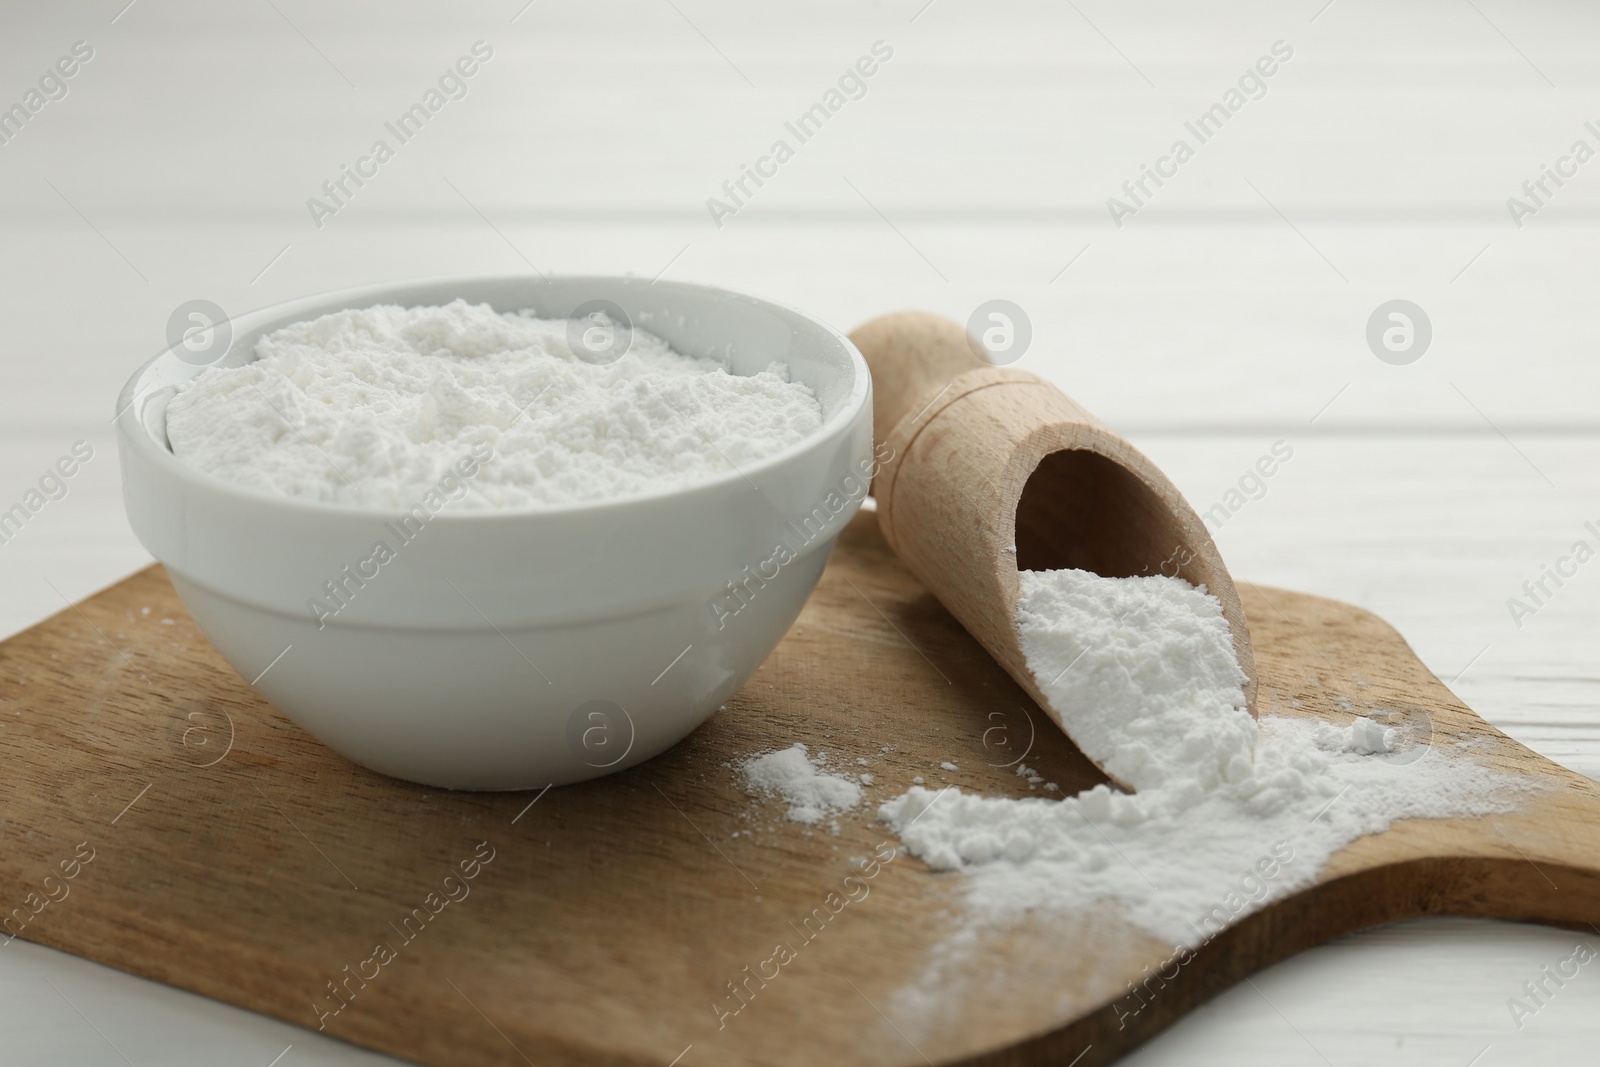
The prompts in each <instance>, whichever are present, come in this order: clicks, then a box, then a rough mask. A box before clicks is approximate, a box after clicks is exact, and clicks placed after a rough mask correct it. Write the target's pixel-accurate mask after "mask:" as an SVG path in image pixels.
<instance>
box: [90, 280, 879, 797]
mask: <svg viewBox="0 0 1600 1067" xmlns="http://www.w3.org/2000/svg"><path fill="white" fill-rule="evenodd" d="M457 297H460V298H463V299H465V300H468V301H470V302H475V303H488V304H489V305H491V306H492V307H494V308H495V309H497V310H500V311H513V310H520V309H523V308H531V309H533V310H534V311H535V312H537V313H538V314H539V315H540V316H542V317H547V318H561V317H566V316H568V315H569V314H570V313H571V312H572V311H573V310H574V309H576V308H577V307H578V306H579V305H581V304H584V303H585V302H588V301H590V300H594V299H603V300H609V301H613V302H614V303H616V304H618V305H620V306H621V307H622V308H623V309H624V310H625V311H626V312H627V313H628V314H629V315H630V316H631V317H632V319H633V321H634V323H635V324H636V325H638V326H640V327H642V328H644V329H647V330H649V331H651V332H653V333H655V334H657V335H659V336H661V337H663V338H665V339H666V340H667V341H668V342H670V343H671V344H672V346H673V347H674V348H677V349H678V350H679V351H682V352H686V353H692V354H695V355H702V356H713V357H716V358H718V359H720V360H723V361H724V363H725V365H727V366H728V367H729V369H730V370H731V371H732V372H733V373H736V374H750V373H755V372H757V371H759V370H763V369H765V368H766V366H767V364H768V363H769V362H771V361H773V360H781V361H783V362H786V363H787V364H788V365H789V370H790V374H791V376H792V377H793V379H794V380H797V381H801V382H804V383H806V384H807V385H809V386H811V387H812V388H813V389H814V390H815V391H816V393H817V396H818V398H819V399H820V400H821V403H822V409H823V425H822V428H821V429H820V430H818V431H817V432H816V433H814V434H812V435H811V436H809V437H808V438H806V439H805V440H804V441H801V442H800V443H799V444H797V445H795V446H793V447H791V448H789V449H787V450H786V451H784V452H782V453H780V454H778V455H776V456H773V457H771V458H769V459H767V460H764V461H762V462H761V463H758V464H752V465H749V466H746V467H745V468H743V469H742V470H739V471H733V470H730V471H729V472H728V473H726V474H725V475H721V476H718V477H716V478H715V479H713V480H711V481H707V482H704V483H702V484H700V485H696V486H694V487H692V488H690V489H685V490H678V491H672V492H657V493H651V494H647V495H641V496H635V497H630V498H626V499H621V500H615V501H607V502H603V503H598V504H583V505H571V506H564V507H550V508H539V509H533V508H518V509H502V510H492V511H491V510H473V511H466V510H452V509H450V508H446V509H444V510H443V511H441V512H440V513H439V514H437V515H435V516H434V517H433V518H432V520H431V521H430V522H428V523H427V525H426V526H425V527H423V529H422V530H421V531H420V533H417V534H416V535H415V536H414V538H413V539H412V540H411V541H409V542H408V543H405V544H404V545H403V546H402V545H400V544H399V543H398V539H397V538H396V537H395V536H394V535H393V532H392V530H391V528H389V527H386V526H385V525H384V524H385V523H386V522H394V521H396V520H397V519H398V518H399V515H398V514H396V513H390V512H385V511H380V510H375V509H371V508H365V507H354V506H346V505H333V504H320V503H307V502H303V501H298V500H293V499H289V498H286V497H279V496H273V495H270V494H267V493H265V492H261V491H256V490H252V489H247V488H244V487H241V486H237V485H233V484H231V483H228V482H224V481H221V480H219V479H217V478H215V477H212V476H210V475H206V474H202V473H200V472H198V471H196V470H194V469H192V468H190V467H187V466H185V465H184V464H183V463H182V462H180V461H179V460H178V459H177V458H176V457H175V456H173V454H172V452H171V451H170V449H169V447H168V445H167V442H166V431H165V425H166V421H165V407H166V401H167V400H168V399H170V397H171V396H172V394H173V392H174V391H175V387H176V386H177V385H178V383H180V382H183V381H185V380H187V379H189V378H192V377H194V376H195V375H196V374H199V373H200V372H201V371H202V370H203V369H204V368H203V367H201V366H196V365H194V364H192V363H190V362H186V361H185V360H184V359H180V358H179V357H178V355H177V354H175V352H174V351H168V352H166V353H163V354H162V355H160V356H158V357H156V358H155V359H154V360H152V361H150V362H149V363H148V364H146V365H145V366H144V367H143V368H141V369H140V370H139V372H138V373H137V374H135V375H134V376H133V378H132V379H131V380H130V381H129V382H128V385H127V387H126V388H125V389H124V390H123V392H122V396H121V398H120V400H119V402H118V410H119V412H120V414H119V416H118V418H117V439H118V444H119V446H120V451H121V456H122V482H123V496H124V500H125V503H126V506H127V510H128V519H129V521H130V522H131V524H132V526H133V530H134V532H135V533H136V534H137V535H138V537H139V539H140V540H141V541H142V542H144V545H145V547H146V548H148V549H149V550H150V552H151V553H152V554H153V555H154V556H155V557H156V558H157V559H159V560H160V561H161V562H162V563H163V564H165V565H166V568H167V571H168V573H169V574H170V575H171V577H172V581H173V584H174V585H175V586H176V587H177V589H178V592H179V594H180V595H181V596H182V597H183V601H184V604H185V605H186V606H187V607H188V609H189V611H190V613H191V614H192V615H193V616H194V618H195V621H196V622H198V623H199V625H200V628H201V629H202V630H203V631H204V632H205V634H206V636H207V637H209V638H210V639H211V642H212V644H214V645H215V646H216V648H217V650H218V651H219V652H221V653H222V655H223V657H224V658H226V659H227V661H228V662H229V663H230V664H232V665H233V667H234V669H235V670H237V671H238V672H239V673H240V675H241V676H243V677H244V678H245V679H246V680H247V681H253V684H254V685H255V687H256V689H258V690H259V691H260V692H261V693H262V694H263V695H264V696H265V697H266V698H267V699H268V700H270V701H271V702H272V703H273V704H275V705H276V706H277V707H278V708H280V709H281V710H282V711H283V712H284V713H285V714H287V715H289V716H290V717H291V718H293V719H294V720H295V721H296V722H298V723H300V725H302V726H304V727H305V728H306V729H307V730H309V731H311V732H312V733H313V734H315V735H316V736H317V737H319V738H321V739H322V740H323V741H324V742H326V743H327V744H328V745H330V746H332V747H333V748H335V749H337V750H338V751H339V752H342V753H343V754H344V755H346V756H348V757H349V758H350V759H353V760H355V761H356V762H358V763H361V764H364V765H365V766H367V767H371V768H372V769H374V770H377V771H381V772H383V773H385V774H390V775H394V776H395V777H397V778H406V779H410V780H412V781H416V782H423V783H426V784H429V785H436V786H444V787H448V788H456V789H527V788H540V787H543V786H545V785H548V784H551V783H554V784H562V783H567V782H576V781H581V780H583V779H586V778H593V777H596V776H598V775H601V774H606V773H609V772H611V771H615V770H620V769H622V768H625V767H629V766H632V765H634V764H637V763H640V762H642V761H644V760H647V759H649V758H650V757H652V756H655V755H657V754H658V753H660V752H662V751H663V750H665V749H666V748H668V747H669V746H671V745H672V744H674V743H675V742H677V741H678V740H679V739H681V738H682V737H684V736H685V735H686V734H688V733H689V732H690V731H691V730H693V729H694V728H695V727H696V726H698V725H699V724H700V723H701V722H702V721H704V720H705V719H706V717H707V716H709V715H710V714H711V713H712V712H714V711H715V710H716V709H717V707H718V705H720V704H721V703H722V702H723V701H724V700H726V699H727V697H728V696H729V695H730V694H732V693H733V692H734V690H736V689H738V688H739V686H740V685H742V684H743V683H744V681H745V680H746V679H747V678H749V677H750V675H751V674H752V673H753V672H754V671H755V669H756V667H758V666H759V665H760V663H761V661H762V660H763V659H765V658H766V656H767V654H768V653H769V652H771V650H772V648H773V647H774V646H775V645H776V644H777V642H778V640H779V639H780V638H781V637H782V636H783V634H784V632H785V631H786V630H787V629H788V628H789V626H790V624H791V623H792V622H793V621H794V619H795V616H796V615H798V614H799V612H800V608H801V606H802V605H803V604H804V602H805V600H806V598H807V596H809V595H810V592H811V589H812V587H813V586H814V585H815V584H816V581H817V579H818V577H819V576H820V575H821V573H822V568H823V564H824V563H826V562H827V558H828V553H829V550H830V549H831V548H832V547H833V543H834V541H835V539H836V538H837V536H838V533H839V531H840V529H842V528H843V526H844V525H845V523H846V522H848V521H849V519H850V517H851V516H852V515H853V514H854V513H855V511H856V509H857V507H858V506H859V504H860V501H861V499H862V497H863V496H864V495H865V493H866V487H867V483H868V480H869V479H868V477H867V476H868V475H869V474H870V473H871V466H870V465H871V456H872V385H871V379H870V377H869V375H868V371H867V365H866V363H865V361H863V360H862V358H861V354H860V353H859V352H857V351H856V349H855V347H854V346H853V345H852V344H851V343H850V341H849V340H848V339H847V338H845V337H844V336H843V335H841V334H840V333H838V332H837V331H835V330H833V329H832V328H830V327H828V326H826V325H824V324H823V323H821V322H819V321H817V320H816V319H813V318H810V317H808V316H806V315H802V314H800V313H799V312H796V311H792V310H789V309H788V308H784V307H779V306H777V305H774V304H770V303H767V302H765V301H762V300H756V299H753V298H751V297H747V296H741V295H739V294H737V293H731V292H727V291H725V290H721V289H714V288H711V287H709V286H701V285H687V284H681V283H676V282H656V283H654V284H652V283H649V282H647V281H643V280H640V279H634V278H606V277H570V278H553V279H550V280H548V281H547V280H544V279H540V278H535V277H529V276H504V277H489V278H464V279H445V280H437V281H423V282H416V283H405V284H394V285H384V286H375V287H371V288H365V289H359V290H351V291H346V292H341V293H333V294H329V295H323V296H316V297H311V298H308V299H304V300H297V301H294V302H291V303H287V304H280V305H277V306H276V307H270V308H266V309H263V310H261V311H256V312H252V313H251V314H248V315H245V316H242V317H239V318H236V319H234V320H232V322H231V327H232V343H231V344H230V345H229V346H228V348H227V349H226V353H225V354H224V355H223V356H221V358H220V359H217V360H215V361H214V362H217V363H220V364H222V365H226V366H237V365H239V364H243V363H248V362H250V361H251V360H252V359H254V358H255V356H254V350H255V342H256V340H257V339H258V338H259V337H260V336H261V335H262V334H263V333H265V332H269V331H271V330H274V329H277V328H279V327H282V326H285V325H288V324H289V323H293V322H297V321H300V320H303V319H307V318H311V317H314V316H317V315H322V314H326V313H328V312H332V311H337V310H340V309H343V308H361V307H369V306H372V305H374V304H400V305H428V304H444V303H447V302H449V301H451V300H454V299H456V298H457ZM380 540H382V541H385V542H387V543H389V544H390V545H391V547H394V548H395V556H396V558H395V559H393V560H392V561H390V562H388V563H386V564H384V565H383V566H382V567H381V568H380V569H379V571H378V574H377V576H376V577H375V578H373V579H372V580H370V581H368V582H367V583H366V584H365V586H364V587H361V588H357V589H354V595H353V596H352V597H351V598H350V600H349V604H348V606H347V607H345V608H343V609H342V610H341V611H339V613H338V614H337V615H336V616H335V617H333V618H331V619H325V620H324V624H323V625H321V626H319V623H318V620H317V619H316V617H315V616H314V613H313V611H312V609H311V608H310V607H309V606H308V604H309V601H310V600H311V599H312V598H313V597H318V596H324V594H323V593H322V589H323V584H324V583H325V582H327V581H329V580H330V579H336V578H339V577H340V575H341V568H343V567H345V565H347V564H354V563H355V562H356V561H358V560H362V559H364V558H367V557H370V556H371V555H372V550H373V546H374V543H375V542H377V541H380ZM780 544H781V545H787V546H789V548H790V549H791V550H792V551H793V553H794V556H795V558H794V559H793V560H792V561H789V562H786V563H781V562H774V560H775V556H776V558H777V559H779V560H781V558H782V555H783V554H782V553H775V549H776V548H777V546H779V545H780ZM746 568H748V570H746ZM730 583H733V584H730ZM735 586H737V588H738V589H739V590H740V595H739V596H738V597H737V598H735V597H734V596H733V595H732V590H733V589H734V588H735ZM346 588H354V587H352V586H349V585H347V586H346ZM734 609H737V610H736V611H735V610H734ZM286 650H287V651H286ZM263 671H265V673H262V672H263ZM258 676H259V680H256V679H257V678H258Z"/></svg>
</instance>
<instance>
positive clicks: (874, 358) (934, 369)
mask: <svg viewBox="0 0 1600 1067" xmlns="http://www.w3.org/2000/svg"><path fill="white" fill-rule="evenodd" d="M850 339H851V340H852V341H854V342H855V345H856V347H857V348H859V349H860V350H861V355H862V356H863V357H865V359H866V361H867V366H868V367H870V368H871V369H872V420H873V421H872V425H873V427H874V436H876V437H877V438H878V440H879V441H884V440H887V439H888V437H889V435H890V434H891V433H892V432H893V431H894V428H895V427H896V426H898V425H899V424H900V420H901V419H903V418H905V417H906V416H907V415H910V414H914V413H915V412H917V411H918V410H920V409H921V407H922V406H923V405H924V404H926V403H927V402H928V401H929V400H931V399H932V398H933V397H934V396H935V395H937V393H938V391H939V390H940V389H943V388H944V387H945V386H946V385H948V384H950V382H951V381H953V380H954V379H955V378H957V377H959V376H960V375H962V374H965V373H966V372H967V371H971V370H978V369H980V368H982V367H987V366H989V363H988V362H987V361H986V360H984V359H982V358H980V357H979V356H978V353H977V352H976V351H974V344H973V342H972V340H971V338H970V337H968V335H967V332H966V330H964V329H962V328H961V327H960V326H959V325H957V324H956V323H954V322H951V321H950V320H949V319H946V318H944V317H942V316H939V315H932V314H929V313H928V312H926V311H896V312H892V313H890V314H888V315H881V316H879V317H878V318H875V319H873V320H872V321H871V322H867V323H864V324H863V325H861V326H860V327H858V328H857V329H856V331H855V332H854V333H852V334H851V335H850Z"/></svg>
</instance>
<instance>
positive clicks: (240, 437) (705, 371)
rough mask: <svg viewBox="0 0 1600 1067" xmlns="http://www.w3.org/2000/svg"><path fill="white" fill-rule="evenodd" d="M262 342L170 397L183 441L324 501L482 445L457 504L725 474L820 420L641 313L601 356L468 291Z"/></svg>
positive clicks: (257, 483) (404, 499)
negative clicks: (626, 335) (668, 337)
mask: <svg viewBox="0 0 1600 1067" xmlns="http://www.w3.org/2000/svg"><path fill="white" fill-rule="evenodd" d="M256 356H257V358H256V360H255V361H254V362H252V363H248V364H245V365H244V366H240V367H232V368H224V367H211V368H208V369H207V370H205V371H204V372H202V373H201V374H199V375H198V376H196V377H195V378H194V379H193V380H191V381H190V382H189V383H188V384H187V385H186V386H185V387H184V388H183V390H182V391H180V392H179V393H178V394H177V395H176V396H174V397H173V398H172V401H171V402H170V403H169V404H168V406H167V437H168V440H169V441H170V442H171V445H172V451H173V453H174V454H175V455H176V456H177V457H178V458H179V459H181V460H182V461H183V462H184V463H186V464H188V465H190V466H192V467H195V468H197V469H199V470H202V471H205V472H206V473H208V474H212V475H215V476H216V477H219V478H223V479H225V480H227V481H230V482H234V483H237V484H240V485H245V486H250V487H253V488H257V489H262V490H265V491H267V492H271V493H276V494H279V495H283V496H290V497H298V498H302V499H309V500H317V501H326V502H337V503H345V504H356V505H366V506H372V507H384V508H402V509H403V508H407V507H410V506H411V505H413V504H415V503H416V502H417V501H418V500H420V499H422V498H423V496H424V495H425V494H427V493H428V492H430V491H431V490H434V488H435V486H437V485H438V484H439V481H440V479H441V478H442V477H444V476H445V475H446V474H448V473H449V471H450V470H451V468H453V467H454V466H455V465H456V464H457V463H458V462H459V461H460V460H462V459H463V458H464V457H467V456H469V455H472V454H477V455H480V456H481V455H483V454H484V453H485V451H486V449H485V446H487V449H488V450H492V451H489V454H491V455H492V459H491V460H490V461H489V462H487V463H485V464H484V465H483V466H482V468H481V470H480V471H479V473H478V474H477V475H476V476H475V477H473V478H472V479H471V480H470V483H469V484H470V486H471V490H472V491H471V492H470V493H468V494H467V495H466V497H465V498H464V499H462V500H461V501H460V503H459V504H458V505H456V506H458V507H467V508H471V507H477V508H485V507H489V508H504V507H527V506H541V505H543V506H550V505H560V504H569V503H579V502H587V501H598V500H606V499H611V498H614V497H621V496H628V495H631V494H636V493H641V492H645V491H650V490H659V489H679V488H684V487H686V486H690V485H693V484H695V483H697V482H701V481H705V480H708V479H710V478H714V477H716V476H718V475H721V474H727V473H729V472H731V471H733V470H735V469H736V468H741V467H744V466H746V465H748V464H751V463H755V462H758V461H760V460H762V459H765V458H767V457H769V456H772V455H774V454H776V453H778V452H780V451H782V450H783V449H785V448H787V447H789V446H790V445H793V444H795V443H796V442H798V441H800V440H802V439H804V438H805V437H806V436H807V435H809V434H811V433H813V432H815V431H816V430H817V429H818V428H819V427H820V426H821V425H822V408H821V405H820V404H819V403H818V401H817V398H816V395H815V394H814V393H813V392H812V390H811V389H810V388H809V387H807V386H806V385H804V384H803V383H799V382H791V381H790V380H789V375H788V368H787V367H786V366H785V365H784V364H781V363H773V364H771V365H770V366H769V367H768V368H767V369H766V370H765V371H762V372H761V373H759V374H753V375H748V376H744V375H735V374H730V373H728V372H727V370H726V369H724V367H723V365H722V364H721V363H719V362H718V361H716V360H713V359H704V358H699V357H695V356H688V355H684V354H682V353H679V352H676V351H674V350H673V349H672V348H671V347H669V346H668V345H667V343H666V342H665V341H663V340H662V339H661V338H659V337H656V336H654V335H653V334H650V333H648V332H646V331H644V330H641V329H638V328H637V327H636V328H634V329H633V331H632V343H631V346H630V347H629V348H628V351H627V353H626V354H625V355H623V356H622V358H620V359H618V360H616V361H615V362H613V363H610V364H607V365H593V364H591V363H588V362H585V361H584V360H583V359H581V358H579V357H578V356H577V355H575V354H574V353H573V351H572V348H571V346H570V345H569V343H568V322H567V320H564V319H555V320H551V319H539V318H535V317H533V316H532V315H531V314H530V313H509V312H508V313H500V312H496V311H495V310H494V309H492V308H490V307H489V306H488V305H486V304H468V303H466V302H465V301H462V300H457V301H455V302H454V303H451V304H448V305H446V306H444V307H412V308H402V307H396V306H383V307H372V308H365V309H362V310H359V311H339V312H335V313H333V314H330V315H324V316H322V317H320V318H316V319H311V320H308V321H306V322H298V323H295V324H293V325H290V326H285V327H284V328H282V329H280V330H276V331H274V332H272V333H270V334H267V335H266V336H264V337H262V338H261V339H260V341H258V342H257V344H256ZM475 449H476V451H475Z"/></svg>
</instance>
